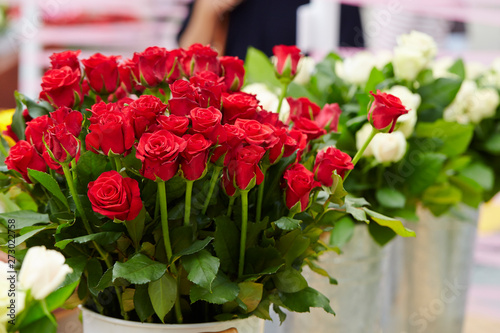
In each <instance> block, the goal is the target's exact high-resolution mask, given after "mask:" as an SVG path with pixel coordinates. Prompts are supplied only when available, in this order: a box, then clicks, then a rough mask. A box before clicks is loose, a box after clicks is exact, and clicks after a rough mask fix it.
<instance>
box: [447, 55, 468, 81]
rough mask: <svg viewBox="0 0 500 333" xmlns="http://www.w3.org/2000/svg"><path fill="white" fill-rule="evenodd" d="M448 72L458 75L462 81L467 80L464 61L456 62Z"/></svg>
mask: <svg viewBox="0 0 500 333" xmlns="http://www.w3.org/2000/svg"><path fill="white" fill-rule="evenodd" d="M448 72H450V73H452V74H455V75H458V77H459V78H460V79H462V80H465V65H464V62H463V60H462V59H458V60H457V61H455V63H454V64H453V65H451V67H450V68H449V69H448Z"/></svg>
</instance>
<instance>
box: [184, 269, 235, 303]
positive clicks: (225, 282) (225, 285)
mask: <svg viewBox="0 0 500 333" xmlns="http://www.w3.org/2000/svg"><path fill="white" fill-rule="evenodd" d="M239 292H240V288H239V287H238V285H237V284H236V283H234V282H232V281H230V280H229V279H228V277H227V276H225V275H224V274H222V273H221V272H219V274H217V277H216V278H215V280H214V282H213V283H212V291H210V290H209V289H206V288H203V287H201V286H199V285H194V286H193V287H192V288H191V292H190V298H191V303H194V302H196V301H199V300H203V301H207V302H209V303H213V304H224V303H227V302H231V301H234V300H235V299H236V297H238V294H239Z"/></svg>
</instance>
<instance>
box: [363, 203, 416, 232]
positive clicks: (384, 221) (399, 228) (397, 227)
mask: <svg viewBox="0 0 500 333" xmlns="http://www.w3.org/2000/svg"><path fill="white" fill-rule="evenodd" d="M363 209H364V211H365V212H366V214H368V215H369V216H370V217H371V219H372V220H373V221H375V222H377V223H378V224H380V225H381V226H384V227H389V228H391V229H392V230H393V231H394V232H395V233H397V234H398V235H400V236H402V237H415V232H414V231H412V230H410V229H406V228H405V227H404V225H403V223H401V221H399V220H396V219H393V218H391V217H387V216H384V215H382V214H379V213H377V212H374V211H373V210H370V209H368V208H366V207H365V208H363Z"/></svg>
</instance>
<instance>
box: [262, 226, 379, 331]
mask: <svg viewBox="0 0 500 333" xmlns="http://www.w3.org/2000/svg"><path fill="white" fill-rule="evenodd" d="M343 251H344V253H342V254H341V255H338V254H336V253H333V252H328V253H325V254H324V255H322V256H321V257H320V261H319V263H318V264H319V266H320V267H322V268H324V269H325V270H326V271H327V272H328V273H329V274H330V275H331V276H332V277H334V278H336V279H337V280H338V285H337V286H335V285H331V284H330V283H329V281H328V279H327V278H325V277H323V276H320V275H318V274H316V273H313V272H311V271H310V270H307V269H305V270H306V272H304V274H305V275H306V279H307V281H308V283H309V286H311V287H313V288H315V289H317V290H319V291H320V292H321V293H323V294H324V295H325V296H327V297H328V298H329V299H330V304H331V306H332V308H333V310H334V311H335V312H336V316H332V315H330V314H328V313H326V312H324V311H323V310H322V309H318V308H313V309H311V313H293V314H290V313H289V314H288V317H287V319H286V321H285V322H284V324H283V325H282V326H281V327H279V328H278V327H277V326H271V324H266V332H287V333H288V332H290V333H293V332H297V333H299V332H300V333H302V332H317V333H322V332H335V333H372V332H373V333H374V332H380V317H381V309H382V302H381V297H380V296H381V295H380V292H381V284H382V272H383V257H384V256H383V253H384V252H385V251H384V250H383V249H382V248H381V247H380V246H379V245H377V244H376V243H375V242H374V241H373V239H372V238H371V236H370V234H369V233H368V228H367V226H366V225H357V226H356V228H355V231H354V235H353V237H352V238H351V240H350V241H349V243H347V244H346V245H345V246H344V248H343ZM274 325H276V324H274Z"/></svg>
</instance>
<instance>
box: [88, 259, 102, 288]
mask: <svg viewBox="0 0 500 333" xmlns="http://www.w3.org/2000/svg"><path fill="white" fill-rule="evenodd" d="M86 272H87V285H88V287H89V291H90V293H91V294H92V295H94V296H97V295H98V294H99V290H98V289H97V288H96V286H97V285H99V281H100V280H101V278H102V275H103V274H102V266H101V263H100V262H99V260H98V259H97V258H92V259H90V260H89V262H88V263H87V267H86Z"/></svg>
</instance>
